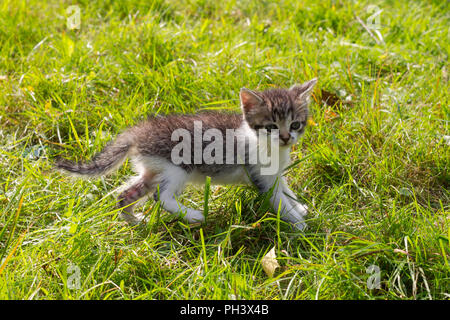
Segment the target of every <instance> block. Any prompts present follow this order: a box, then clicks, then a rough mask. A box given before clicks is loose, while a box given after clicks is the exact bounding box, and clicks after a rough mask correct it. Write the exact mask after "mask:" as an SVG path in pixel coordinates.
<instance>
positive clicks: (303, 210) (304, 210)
mask: <svg viewBox="0 0 450 320" xmlns="http://www.w3.org/2000/svg"><path fill="white" fill-rule="evenodd" d="M295 210H296V211H297V212H298V214H300V215H301V216H302V217H304V216H306V215H307V214H308V206H307V205H306V204H300V203H296V204H295Z"/></svg>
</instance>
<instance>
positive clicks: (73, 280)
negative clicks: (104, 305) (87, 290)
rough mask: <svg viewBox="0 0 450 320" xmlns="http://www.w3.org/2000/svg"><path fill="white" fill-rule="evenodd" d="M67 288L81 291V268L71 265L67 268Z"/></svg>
mask: <svg viewBox="0 0 450 320" xmlns="http://www.w3.org/2000/svg"><path fill="white" fill-rule="evenodd" d="M67 288H68V289H70V290H79V289H80V288H81V271H80V267H78V266H77V265H75V264H70V265H69V266H68V267H67Z"/></svg>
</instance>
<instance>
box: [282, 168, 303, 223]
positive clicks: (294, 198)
mask: <svg viewBox="0 0 450 320" xmlns="http://www.w3.org/2000/svg"><path fill="white" fill-rule="evenodd" d="M280 183H281V185H282V187H283V192H284V194H285V195H286V196H287V197H288V198H289V201H290V202H291V203H292V205H293V206H294V208H295V210H296V211H297V212H298V213H299V214H301V215H302V216H306V215H307V214H308V207H307V206H306V205H305V204H301V203H300V202H299V201H298V199H297V196H296V195H295V193H294V192H293V191H292V190H291V188H289V185H288V184H287V182H286V179H285V178H284V177H283V178H281V182H280Z"/></svg>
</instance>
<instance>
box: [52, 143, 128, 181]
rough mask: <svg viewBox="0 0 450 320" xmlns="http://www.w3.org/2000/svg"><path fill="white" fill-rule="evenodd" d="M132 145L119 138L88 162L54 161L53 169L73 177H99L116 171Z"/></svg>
mask: <svg viewBox="0 0 450 320" xmlns="http://www.w3.org/2000/svg"><path fill="white" fill-rule="evenodd" d="M131 146H132V144H131V143H130V142H129V141H127V140H126V139H124V137H123V136H122V137H121V136H119V137H118V138H117V139H116V140H115V141H114V142H113V143H111V144H109V145H107V146H106V147H105V148H104V149H103V150H102V151H101V152H100V153H98V154H97V155H95V156H94V158H93V159H92V160H91V161H90V162H86V163H83V162H72V161H69V160H66V159H60V160H58V161H56V163H55V168H56V169H58V170H61V171H65V172H67V173H70V174H74V175H82V176H91V177H95V176H101V175H105V174H108V173H110V172H111V171H114V170H115V169H117V168H118V167H119V166H120V165H121V164H122V163H123V162H124V161H125V159H126V158H127V155H128V152H129V150H130V148H131Z"/></svg>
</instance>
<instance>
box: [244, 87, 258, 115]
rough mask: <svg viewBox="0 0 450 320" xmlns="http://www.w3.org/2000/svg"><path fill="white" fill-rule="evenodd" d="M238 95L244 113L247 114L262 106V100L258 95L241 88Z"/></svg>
mask: <svg viewBox="0 0 450 320" xmlns="http://www.w3.org/2000/svg"><path fill="white" fill-rule="evenodd" d="M239 95H240V97H241V107H242V110H243V111H244V113H249V112H251V111H252V110H254V109H255V108H257V107H259V106H261V105H262V104H263V100H262V99H261V98H260V97H259V96H258V94H257V93H256V92H255V91H252V90H250V89H247V88H241V92H240V93H239Z"/></svg>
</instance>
